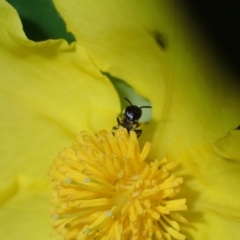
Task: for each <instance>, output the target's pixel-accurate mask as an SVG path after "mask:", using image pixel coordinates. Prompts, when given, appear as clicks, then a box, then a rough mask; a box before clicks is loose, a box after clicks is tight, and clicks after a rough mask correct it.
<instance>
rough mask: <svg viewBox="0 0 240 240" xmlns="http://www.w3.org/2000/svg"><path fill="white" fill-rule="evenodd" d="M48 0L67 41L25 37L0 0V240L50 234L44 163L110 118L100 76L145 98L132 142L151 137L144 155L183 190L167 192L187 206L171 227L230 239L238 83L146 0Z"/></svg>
mask: <svg viewBox="0 0 240 240" xmlns="http://www.w3.org/2000/svg"><path fill="white" fill-rule="evenodd" d="M56 4H57V7H58V9H59V12H60V13H61V14H62V15H63V16H64V19H65V20H66V23H67V26H68V29H69V31H72V32H73V33H74V35H75V36H76V39H77V43H74V44H71V45H68V44H67V43H66V42H65V41H63V40H55V41H54V40H49V41H44V42H38V43H36V42H33V41H30V40H29V39H27V38H26V36H25V34H24V32H23V30H22V25H21V22H20V19H19V17H18V15H17V13H16V11H15V10H14V9H13V8H12V7H11V6H10V5H9V4H8V3H7V2H6V1H4V0H1V1H0V13H1V19H0V52H1V54H0V63H1V80H0V84H1V85H0V86H1V90H0V91H1V92H0V96H1V111H2V112H1V134H0V137H1V148H0V151H1V193H0V194H1V198H0V200H1V211H0V214H1V215H0V222H1V229H0V238H1V239H6V240H15V239H19V238H22V239H27V240H28V239H36V240H38V239H39V240H42V239H50V237H49V234H50V231H51V230H50V229H51V227H50V224H49V219H48V218H49V216H48V213H47V211H48V208H49V204H48V203H47V200H48V197H49V195H50V191H51V189H50V184H49V180H48V178H47V174H46V170H47V169H48V167H49V165H50V164H51V162H52V159H54V158H55V156H56V153H57V152H59V150H60V149H62V148H63V147H65V146H69V144H70V143H71V142H72V141H73V137H74V136H75V135H76V134H77V133H79V132H80V131H82V130H87V131H88V132H91V133H94V132H97V131H98V130H99V129H111V128H112V126H114V125H116V121H115V118H116V115H117V114H118V113H119V112H120V106H119V105H120V104H119V99H118V96H117V93H116V91H115V89H114V88H113V86H112V85H111V84H110V82H109V79H108V78H106V77H105V76H103V75H102V73H101V71H103V72H108V73H110V74H111V75H112V76H114V77H117V78H120V79H123V80H125V81H126V82H127V83H129V84H130V85H131V86H132V87H133V88H134V89H135V90H136V91H137V92H138V93H139V94H141V95H142V96H144V97H146V98H148V99H149V100H150V101H151V103H152V106H153V116H152V120H151V123H150V124H148V125H146V126H143V133H144V134H143V135H142V136H141V140H140V141H143V142H146V141H147V140H148V141H150V142H151V143H152V148H151V151H150V153H149V156H148V158H149V159H155V158H158V159H161V158H163V157H164V154H165V153H166V154H167V156H168V159H169V161H171V162H177V163H179V166H180V167H179V170H178V172H176V175H177V176H182V177H183V178H184V185H182V186H181V191H180V193H179V195H178V196H179V198H185V197H186V199H187V204H188V209H189V210H188V211H187V212H186V213H184V217H186V219H187V220H188V221H189V224H188V225H187V226H186V227H185V226H184V225H183V226H182V229H181V233H182V234H184V235H186V236H187V238H188V239H194V240H202V239H211V240H212V239H216V240H219V239H238V238H239V231H238V229H239V220H238V219H240V209H239V201H238V199H239V198H240V192H239V174H240V169H239V168H240V167H239V160H240V157H239V155H240V153H239V142H240V131H238V130H234V129H235V128H236V127H237V126H238V125H239V119H240V117H239V116H240V113H239V111H240V103H239V89H238V86H237V85H236V84H233V83H234V81H231V80H232V79H233V77H232V76H231V75H230V74H229V73H227V72H226V71H225V70H224V68H223V67H222V66H221V65H219V63H218V60H216V59H215V58H213V57H212V55H211V50H210V49H209V48H208V47H207V45H206V43H205V42H204V40H203V39H202V38H203V37H202V36H201V35H200V34H198V33H197V32H196V31H195V30H194V28H193V27H192V26H191V21H189V20H188V19H187V17H186V15H185V14H184V13H183V12H182V10H181V8H180V6H177V5H176V6H175V5H173V4H174V3H173V2H171V1H157V0H153V1H134V0H130V1H123V0H116V1H97V2H96V1H94V2H93V1H81V0H80V1H79V0H77V1H76V0H72V1H56ZM161 36H163V37H161ZM162 39H164V40H163V41H162ZM165 39H166V40H165ZM164 41H165V42H166V47H165V48H163V46H164V44H163V42H164ZM100 70H101V71H100ZM226 80H227V81H226ZM176 171H177V169H176Z"/></svg>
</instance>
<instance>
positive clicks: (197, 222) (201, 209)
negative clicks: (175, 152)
mask: <svg viewBox="0 0 240 240" xmlns="http://www.w3.org/2000/svg"><path fill="white" fill-rule="evenodd" d="M178 161H181V163H182V164H181V166H182V168H181V169H182V173H181V175H183V176H185V177H184V179H185V182H184V185H185V188H184V189H182V191H181V194H182V195H183V196H185V197H186V198H187V204H188V210H189V211H188V212H187V213H186V215H185V216H186V218H187V219H188V221H189V223H190V225H192V226H194V227H193V228H191V227H186V228H185V227H184V228H185V229H184V230H183V232H185V231H186V232H187V233H186V235H187V236H188V235H189V236H193V239H199V240H200V239H237V238H238V236H239V231H238V229H239V219H240V205H239V198H240V191H239V183H240V181H239V179H240V165H239V162H238V161H234V160H230V159H225V158H222V157H221V156H220V155H218V154H217V153H216V152H215V151H214V149H213V148H212V146H211V145H210V144H204V145H201V146H198V147H195V148H192V149H190V150H186V151H185V152H184V153H183V154H182V155H181V156H180V157H179V159H178ZM187 176H188V177H187Z"/></svg>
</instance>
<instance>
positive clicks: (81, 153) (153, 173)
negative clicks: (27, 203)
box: [49, 128, 187, 240]
mask: <svg viewBox="0 0 240 240" xmlns="http://www.w3.org/2000/svg"><path fill="white" fill-rule="evenodd" d="M149 150H150V143H148V142H147V143H146V144H145V145H144V147H143V149H142V151H140V147H139V142H138V139H137V136H136V133H135V132H134V131H131V132H130V134H128V133H127V131H126V129H124V128H119V129H117V130H115V131H114V133H112V132H107V131H101V132H98V133H97V134H96V135H95V137H92V136H91V135H90V134H88V133H87V132H82V134H81V136H80V137H78V138H77V143H76V144H75V145H73V146H72V147H71V148H67V149H65V150H64V151H63V152H62V153H60V155H59V157H58V158H57V159H56V160H55V161H54V163H53V164H52V166H51V168H50V171H49V174H50V176H51V178H52V182H53V185H54V191H53V194H52V196H51V200H50V201H51V203H53V204H54V205H55V206H54V207H53V209H52V210H51V215H52V217H53V227H54V228H55V229H56V231H57V232H59V233H60V234H62V235H63V236H64V237H65V238H64V239H65V240H76V239H81V240H82V239H99V240H100V239H101V240H104V239H106V240H111V239H119V240H120V239H125V240H127V239H132V240H135V239H136V240H139V239H172V238H174V239H185V236H184V235H183V234H181V233H180V226H179V222H183V223H187V221H186V220H185V219H184V218H182V217H180V216H179V215H177V213H176V212H177V211H182V210H186V209H187V207H186V205H185V203H186V200H185V199H172V198H173V197H175V195H176V194H177V193H178V192H179V190H180V184H181V183H182V182H183V179H182V178H180V177H175V175H174V174H172V173H171V170H173V169H174V168H175V166H176V164H174V163H172V162H168V160H167V158H166V157H164V158H163V159H161V160H157V159H156V160H154V161H149V159H148V161H146V158H147V156H148V153H149Z"/></svg>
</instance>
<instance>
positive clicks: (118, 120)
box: [117, 117, 122, 126]
mask: <svg viewBox="0 0 240 240" xmlns="http://www.w3.org/2000/svg"><path fill="white" fill-rule="evenodd" d="M117 122H118V126H120V125H122V124H121V121H120V118H119V117H117Z"/></svg>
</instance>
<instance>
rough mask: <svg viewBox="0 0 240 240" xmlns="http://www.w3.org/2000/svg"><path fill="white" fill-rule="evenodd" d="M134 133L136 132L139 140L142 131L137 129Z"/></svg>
mask: <svg viewBox="0 0 240 240" xmlns="http://www.w3.org/2000/svg"><path fill="white" fill-rule="evenodd" d="M134 131H135V133H136V135H137V137H138V138H139V137H140V136H141V134H142V130H141V129H135V130H134Z"/></svg>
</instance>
